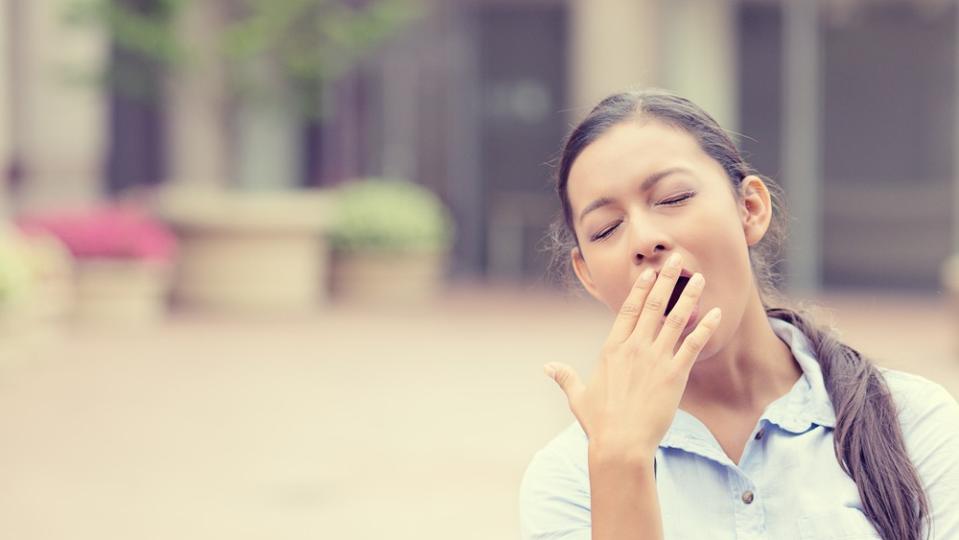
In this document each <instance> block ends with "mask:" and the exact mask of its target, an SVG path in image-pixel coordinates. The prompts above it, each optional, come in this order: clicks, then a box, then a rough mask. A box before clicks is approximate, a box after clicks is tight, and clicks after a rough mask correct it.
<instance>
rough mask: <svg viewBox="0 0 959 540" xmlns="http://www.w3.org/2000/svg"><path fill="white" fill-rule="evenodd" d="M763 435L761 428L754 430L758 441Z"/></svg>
mask: <svg viewBox="0 0 959 540" xmlns="http://www.w3.org/2000/svg"><path fill="white" fill-rule="evenodd" d="M763 435H765V432H764V431H763V430H761V429H760V430H759V431H757V432H756V440H757V441H758V440H759V439H762V438H763Z"/></svg>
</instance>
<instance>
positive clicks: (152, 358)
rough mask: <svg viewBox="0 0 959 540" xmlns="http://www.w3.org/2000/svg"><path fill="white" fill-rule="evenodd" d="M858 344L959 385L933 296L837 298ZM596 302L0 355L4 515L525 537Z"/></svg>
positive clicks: (29, 536)
mask: <svg viewBox="0 0 959 540" xmlns="http://www.w3.org/2000/svg"><path fill="white" fill-rule="evenodd" d="M820 303H821V304H825V305H827V306H829V307H830V309H831V310H832V313H833V316H834V317H835V319H836V322H837V323H838V326H839V327H840V328H841V329H842V330H843V332H844V335H845V337H846V339H847V340H848V342H849V343H850V344H852V345H853V346H857V347H859V348H860V349H861V350H862V352H864V353H866V354H868V355H870V356H873V357H874V358H876V359H877V360H878V363H880V364H881V365H886V366H889V367H894V368H897V369H903V370H906V371H910V372H913V373H917V374H920V375H923V376H926V377H929V378H932V379H934V380H936V381H938V382H940V383H942V384H943V385H944V386H946V387H947V388H949V389H950V390H951V391H952V392H953V393H954V395H959V343H957V334H959V332H957V331H956V330H957V325H959V322H957V321H959V317H956V315H955V314H953V313H950V312H949V311H948V309H947V306H946V305H945V304H944V303H943V302H942V301H941V300H937V299H935V298H920V297H909V296H880V295H874V294H864V293H860V294H844V295H828V296H825V297H823V298H821V299H820ZM610 320H611V319H610V315H609V314H608V313H606V312H605V309H604V308H602V307H601V306H599V305H598V304H596V303H594V302H590V301H586V300H576V299H572V298H563V297H559V296H556V295H549V294H545V293H543V292H539V291H535V290H528V289H526V290H520V289H508V288H493V289H486V288H484V289H479V288H460V289H456V290H454V291H451V294H450V295H448V297H447V298H445V299H444V301H443V302H442V303H440V304H438V305H436V306H432V307H430V308H418V309H411V310H396V309H392V310H390V309H383V310H381V311H379V312H372V311H370V310H364V309H360V308H349V307H337V308H333V309H331V310H330V311H329V312H327V313H324V314H322V315H319V316H316V317H314V318H311V319H309V320H302V319H301V320H289V321H260V322H254V321H246V322H243V321H224V320H215V319H212V318H207V317H199V316H192V315H186V314H181V315H178V316H176V317H174V318H172V319H171V320H170V321H169V322H168V323H166V324H164V325H162V326H161V327H158V328H155V329H151V330H148V331H119V330H117V329H114V330H106V329H101V330H95V329H77V330H75V331H72V332H70V333H69V334H67V335H65V336H63V337H62V339H60V340H59V341H58V342H55V343H53V344H51V345H49V346H48V347H47V349H46V350H44V351H43V352H42V354H41V355H40V357H38V358H34V359H31V360H29V361H14V360H13V359H9V358H7V359H2V362H0V432H2V433H3V434H4V437H3V439H4V442H3V444H0V479H2V483H3V485H4V489H2V490H0V523H2V524H3V525H2V530H3V535H2V536H3V537H4V538H15V539H17V540H34V539H37V540H41V539H42V540H46V539H51V540H52V539H57V540H59V539H64V540H130V539H136V540H147V539H164V540H168V539H177V540H219V539H224V540H226V539H229V540H240V539H270V540H281V539H282V540H285V539H290V540H294V539H311V540H315V539H317V538H342V539H352V538H357V539H367V538H369V539H374V538H389V539H391V540H399V539H417V540H431V539H437V540H438V539H444V540H445V539H450V538H456V539H492V538H497V539H501V538H518V517H517V509H516V505H517V502H516V494H517V489H518V485H519V480H520V477H521V475H522V473H523V470H524V469H525V467H526V463H527V462H528V460H529V458H530V457H531V455H532V453H533V452H534V451H535V450H537V449H538V448H539V447H541V446H542V445H543V444H545V442H546V441H548V440H549V439H550V438H551V437H552V436H553V435H554V434H555V433H557V432H558V431H559V430H560V429H562V428H563V427H564V426H566V425H567V424H568V423H569V422H571V421H572V416H571V415H570V414H569V412H568V409H567V406H566V402H565V398H564V397H563V395H562V393H561V392H560V391H559V390H558V388H556V387H555V385H554V383H552V382H551V381H549V380H548V379H547V378H546V377H545V376H544V375H543V374H542V371H541V366H542V364H543V363H545V362H546V361H549V360H558V361H563V362H566V363H569V364H571V365H573V366H575V367H577V368H578V369H579V370H580V372H581V373H583V374H584V375H585V374H587V373H588V372H589V369H590V366H591V364H592V362H593V360H594V359H595V356H596V354H597V351H598V349H599V346H600V344H601V343H602V340H603V339H604V338H605V335H606V332H607V331H608V328H609V324H610Z"/></svg>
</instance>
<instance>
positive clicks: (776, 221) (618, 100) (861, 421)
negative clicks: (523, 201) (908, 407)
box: [550, 90, 929, 540]
mask: <svg viewBox="0 0 959 540" xmlns="http://www.w3.org/2000/svg"><path fill="white" fill-rule="evenodd" d="M650 119H652V120H656V121H659V122H662V123H664V124H666V125H669V126H672V127H674V128H678V129H682V130H683V131H685V132H687V133H689V134H690V135H692V136H693V137H694V138H695V139H696V140H697V141H698V142H699V145H700V146H701V147H702V149H703V150H704V151H705V152H706V154H708V155H709V156H710V157H712V158H713V159H714V160H716V161H717V162H718V163H719V164H720V165H722V167H723V169H724V170H725V172H726V176H727V177H728V178H729V180H730V182H731V187H732V188H733V193H734V196H736V197H737V198H739V197H740V195H739V189H738V188H739V186H740V185H741V183H742V181H743V179H744V178H746V177H747V176H750V175H757V176H758V174H757V173H756V171H754V170H753V169H752V167H751V166H750V165H749V164H748V163H746V161H745V160H744V159H743V157H742V155H741V153H740V152H739V150H738V149H737V148H736V145H735V144H734V143H733V141H732V139H731V138H730V137H729V135H727V133H726V132H725V131H724V130H723V129H722V127H720V126H719V124H718V123H717V122H716V121H715V120H714V119H713V118H712V117H711V116H710V115H709V114H707V113H706V112H705V111H703V110H702V109H701V108H700V107H698V106H697V105H695V104H694V103H692V102H691V101H689V100H687V99H684V98H682V97H679V96H677V95H674V94H671V93H669V92H666V91H662V90H644V91H636V92H624V93H620V94H615V95H612V96H610V97H608V98H606V99H604V100H603V101H602V102H600V103H599V105H597V106H596V107H595V108H593V110H592V111H591V112H590V113H589V115H588V116H587V117H586V118H585V119H584V120H583V121H582V122H580V123H579V125H578V126H576V128H575V129H573V131H572V132H571V133H570V135H569V136H568V137H567V139H566V142H565V143H564V145H563V150H562V155H561V156H560V162H559V167H558V174H557V176H556V193H557V195H558V196H559V199H560V204H561V205H562V211H563V214H562V216H561V217H560V218H559V219H557V220H556V222H555V223H554V224H553V227H552V229H551V234H550V241H551V244H552V246H551V248H552V251H553V254H554V266H558V265H557V263H559V264H561V265H562V266H561V268H563V270H564V271H563V275H564V276H565V277H566V279H567V281H569V282H574V278H573V277H572V275H571V272H569V267H570V265H569V253H570V250H571V249H572V248H574V247H578V246H579V242H578V240H577V238H576V233H575V229H574V225H573V215H572V208H571V206H570V202H569V192H568V190H567V184H568V182H569V172H570V169H571V168H572V166H573V162H574V161H575V160H576V158H577V157H578V156H579V154H580V153H581V152H582V151H583V149H585V148H586V147H587V146H589V145H590V144H591V143H592V142H593V141H595V140H596V139H597V138H598V137H600V136H601V135H602V134H603V133H605V132H606V131H607V130H608V129H609V128H611V127H613V126H615V125H617V124H620V123H622V122H625V121H630V120H633V121H641V120H650ZM761 178H763V181H764V182H765V183H766V185H767V187H768V188H769V191H770V193H771V194H772V198H773V209H774V210H773V212H774V218H773V221H772V223H771V224H770V228H769V230H768V231H767V233H766V235H765V236H764V237H763V239H762V241H760V242H759V243H758V244H756V245H755V246H752V247H750V249H749V259H750V264H751V266H752V269H753V275H754V277H755V279H756V283H757V286H758V288H759V292H760V297H761V298H762V302H763V307H764V308H765V310H766V314H767V316H770V317H774V318H778V319H782V320H784V321H787V322H789V323H791V324H793V325H795V326H796V327H797V328H799V329H800V330H801V331H802V332H803V333H804V334H805V335H806V336H807V337H808V338H809V340H810V342H811V343H812V346H813V351H814V353H815V356H816V358H817V360H818V361H819V365H820V367H821V369H822V375H823V381H824V383H825V386H826V391H827V393H828V394H829V398H830V399H831V400H832V403H833V407H834V408H835V412H836V429H835V433H834V439H835V452H836V458H837V459H838V461H839V463H840V465H841V467H842V469H843V471H845V473H846V474H848V475H849V476H850V477H851V478H852V479H853V481H854V482H855V483H856V486H857V487H858V490H859V495H860V498H861V499H862V504H863V510H864V512H865V514H866V517H867V518H869V520H870V521H871V522H872V523H873V525H874V526H875V528H876V530H877V531H878V532H879V534H880V536H881V537H882V538H883V539H884V540H919V539H920V538H921V537H922V533H923V522H924V521H925V520H926V519H928V516H929V502H928V499H927V497H926V494H925V492H924V490H923V487H922V484H921V482H920V479H919V475H918V473H917V472H916V469H915V467H914V466H913V464H912V462H911V461H910V459H909V456H908V454H907V453H906V448H905V443H904V441H903V436H902V431H901V429H900V426H899V422H898V419H897V414H896V408H895V404H894V403H893V399H892V396H891V394H890V392H889V388H888V387H887V386H886V383H885V380H884V379H883V376H882V374H881V373H880V372H879V370H878V369H877V368H876V366H875V365H874V364H873V363H872V362H871V361H869V360H868V359H866V358H864V357H863V356H862V355H861V354H860V353H859V352H858V351H856V350H855V349H853V348H851V347H849V346H848V345H846V344H844V343H842V342H840V341H839V339H838V337H837V336H836V333H835V332H834V331H833V330H832V329H831V328H827V327H825V326H822V325H820V324H817V323H816V322H814V320H813V318H812V316H811V315H810V313H809V312H808V310H806V309H804V308H800V307H797V306H791V305H790V303H789V302H788V301H787V299H786V298H784V297H783V296H782V295H781V294H779V292H778V291H777V288H776V286H775V283H774V279H775V273H774V271H773V265H774V264H775V261H774V260H773V259H774V257H775V256H777V254H778V253H779V252H780V250H781V246H782V240H783V233H784V226H783V222H784V219H785V217H784V211H783V204H782V195H781V193H780V190H779V188H778V187H777V186H776V184H775V183H773V182H772V181H771V180H769V179H768V178H765V177H761Z"/></svg>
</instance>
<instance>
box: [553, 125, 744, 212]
mask: <svg viewBox="0 0 959 540" xmlns="http://www.w3.org/2000/svg"><path fill="white" fill-rule="evenodd" d="M672 167H685V168H688V169H690V170H692V171H693V173H694V174H695V176H696V177H697V178H699V179H701V180H703V181H705V180H706V178H705V177H716V173H717V172H718V173H719V174H720V176H719V177H718V178H719V179H720V180H721V179H722V178H724V177H725V174H724V173H723V170H722V166H720V165H719V163H717V162H716V161H715V160H713V159H712V158H710V157H709V155H708V154H706V152H704V151H703V149H702V148H701V147H700V146H699V142H698V141H697V140H696V138H695V137H693V136H692V135H690V134H689V133H687V132H685V131H683V130H682V129H679V128H674V127H672V126H670V125H667V124H664V123H662V122H657V121H642V122H641V121H627V122H623V123H620V124H617V125H615V126H613V127H612V128H610V129H609V130H608V131H607V132H606V133H603V134H602V135H601V136H600V137H599V138H597V139H596V140H595V141H593V143H592V144H590V145H589V146H587V147H586V148H585V149H584V150H583V151H582V153H580V155H579V157H577V158H576V161H575V162H573V166H572V168H571V169H570V173H569V180H568V184H567V189H568V190H569V198H570V203H571V204H572V205H573V208H574V209H578V208H581V207H582V206H584V205H586V204H588V203H589V201H591V200H593V199H594V198H596V197H599V196H605V195H614V194H615V193H614V192H615V191H619V190H622V189H627V190H628V189H629V187H630V186H632V185H633V184H635V183H637V182H641V181H642V180H643V179H644V178H645V177H647V176H648V175H650V174H653V173H655V172H658V171H661V170H664V169H667V168H672Z"/></svg>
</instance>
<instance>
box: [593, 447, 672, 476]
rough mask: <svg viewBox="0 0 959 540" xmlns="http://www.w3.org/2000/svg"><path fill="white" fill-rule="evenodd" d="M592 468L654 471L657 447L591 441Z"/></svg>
mask: <svg viewBox="0 0 959 540" xmlns="http://www.w3.org/2000/svg"><path fill="white" fill-rule="evenodd" d="M588 458H589V466H590V468H591V469H592V468H594V467H599V468H603V469H621V470H622V469H628V470H630V471H633V472H640V471H646V470H648V471H649V472H650V473H652V472H653V462H654V461H655V458H656V448H645V447H639V448H637V447H635V446H631V447H624V446H619V445H612V444H599V443H593V442H590V444H589V447H588Z"/></svg>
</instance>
